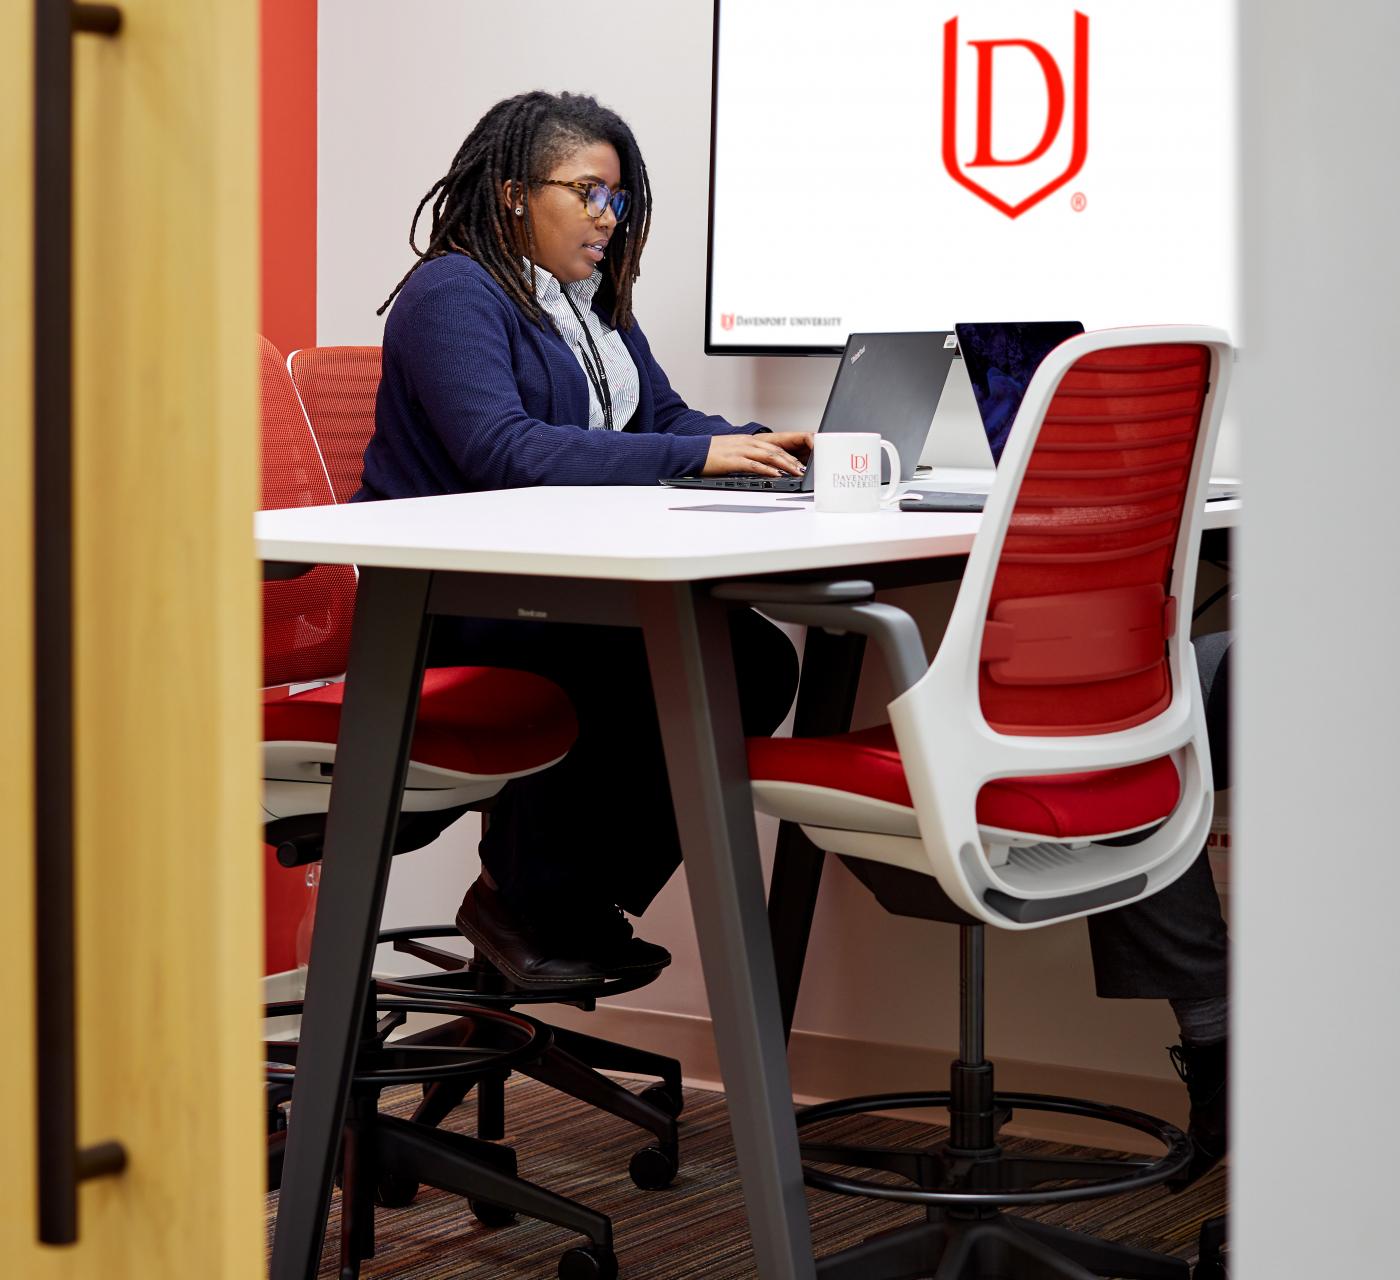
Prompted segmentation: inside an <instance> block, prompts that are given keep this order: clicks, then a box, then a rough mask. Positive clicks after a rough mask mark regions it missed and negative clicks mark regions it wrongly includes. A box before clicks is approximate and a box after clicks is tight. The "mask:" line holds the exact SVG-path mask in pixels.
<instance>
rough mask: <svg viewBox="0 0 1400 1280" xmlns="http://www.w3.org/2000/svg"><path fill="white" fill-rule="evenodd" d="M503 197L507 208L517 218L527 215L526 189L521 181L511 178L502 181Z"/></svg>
mask: <svg viewBox="0 0 1400 1280" xmlns="http://www.w3.org/2000/svg"><path fill="white" fill-rule="evenodd" d="M501 199H502V200H503V201H504V202H505V206H506V209H507V210H508V211H509V212H510V213H512V214H514V215H515V216H516V217H517V218H521V217H524V216H525V190H524V188H523V187H522V186H521V185H520V183H518V182H513V181H511V180H510V179H509V178H507V179H506V181H504V182H503V183H501Z"/></svg>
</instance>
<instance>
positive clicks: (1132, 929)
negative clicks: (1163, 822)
mask: <svg viewBox="0 0 1400 1280" xmlns="http://www.w3.org/2000/svg"><path fill="white" fill-rule="evenodd" d="M1232 640H1233V636H1232V635H1230V633H1228V632H1219V633H1217V634H1215V635H1209V636H1202V637H1200V638H1199V639H1198V640H1197V641H1196V642H1195V643H1196V664H1197V666H1198V668H1199V669H1200V675H1201V689H1202V692H1203V693H1204V694H1205V699H1206V729H1207V733H1208V735H1209V739H1210V759H1211V770H1212V772H1213V773H1214V775H1215V786H1216V789H1217V790H1224V789H1225V788H1226V787H1228V786H1229V785H1230V644H1231V642H1232ZM1089 944H1090V947H1091V948H1092V950H1093V955H1094V985H1095V988H1096V989H1097V991H1098V993H1099V995H1101V996H1107V997H1110V998H1112V997H1117V998H1133V997H1136V998H1140V999H1141V998H1148V999H1151V998H1158V999H1177V1000H1190V999H1198V1000H1199V999H1205V998H1207V997H1210V996H1223V995H1225V994H1226V991H1227V990H1228V984H1229V962H1230V939H1229V935H1228V934H1227V932H1226V929H1225V919H1224V917H1223V916H1222V915H1221V914H1220V897H1219V895H1218V894H1217V893H1216V891H1215V881H1214V880H1213V879H1212V877H1211V874H1210V863H1209V862H1208V861H1207V859H1206V854H1205V851H1204V850H1202V852H1201V856H1200V857H1199V858H1197V859H1196V861H1195V862H1193V863H1192V864H1191V868H1190V870H1188V871H1187V872H1186V874H1185V875H1184V876H1182V877H1181V878H1180V879H1179V880H1177V881H1175V882H1174V883H1173V884H1171V885H1168V886H1167V888H1165V889H1163V890H1162V892H1161V893H1155V894H1153V895H1152V897H1150V898H1145V899H1143V901H1141V902H1137V903H1134V904H1133V905H1132V906H1131V907H1122V908H1120V909H1119V910H1117V911H1105V912H1102V913H1101V914H1099V915H1096V916H1090V917H1089Z"/></svg>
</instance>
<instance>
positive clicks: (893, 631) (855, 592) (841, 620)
mask: <svg viewBox="0 0 1400 1280" xmlns="http://www.w3.org/2000/svg"><path fill="white" fill-rule="evenodd" d="M713 594H714V595H715V597H716V598H717V599H720V600H734V601H740V602H742V603H744V604H748V605H751V606H753V607H754V608H755V609H761V610H762V611H763V612H764V613H765V614H766V615H767V616H768V617H770V618H772V619H773V620H774V621H775V622H794V623H797V624H798V625H800V626H808V627H820V628H821V629H822V630H823V631H830V632H832V633H833V634H834V635H844V634H846V633H847V632H852V631H853V632H855V633H856V634H857V635H862V636H865V637H866V638H867V639H868V640H873V641H874V642H875V644H876V646H877V647H878V648H879V650H880V656H881V657H882V658H883V659H884V662H885V669H886V670H887V671H888V672H889V677H890V684H891V685H892V686H893V695H894V697H896V698H897V697H899V695H900V694H902V693H904V692H905V691H906V690H908V689H910V688H912V687H913V686H914V684H915V683H917V682H918V681H919V680H920V679H922V677H923V675H924V673H925V672H926V671H927V670H928V655H927V654H926V653H925V652H924V639H923V636H921V635H920V634H919V626H918V623H916V622H915V621H914V619H913V618H911V617H910V616H909V615H908V614H907V613H905V612H904V610H903V609H896V608H895V607H894V605H892V604H878V603H876V601H875V600H874V599H873V598H872V597H873V596H874V594H875V589H874V587H873V586H872V585H871V584H870V583H869V582H862V581H848V582H796V583H790V582H730V583H725V584H724V585H723V586H720V587H716V588H715V589H714V592H713Z"/></svg>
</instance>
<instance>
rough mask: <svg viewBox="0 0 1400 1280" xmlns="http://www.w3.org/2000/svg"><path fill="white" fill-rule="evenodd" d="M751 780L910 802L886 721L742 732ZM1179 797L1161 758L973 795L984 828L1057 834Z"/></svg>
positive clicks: (1104, 825)
mask: <svg viewBox="0 0 1400 1280" xmlns="http://www.w3.org/2000/svg"><path fill="white" fill-rule="evenodd" d="M749 774H750V776H751V777H752V778H753V779H754V780H755V781H758V780H764V781H772V782H796V783H805V784H806V785H807V786H812V787H823V788H827V789H830V790H833V791H849V792H852V793H854V794H857V795H863V796H869V797H870V798H872V799H875V800H887V801H888V802H889V803H890V804H897V805H904V806H906V807H911V808H912V807H913V804H914V801H913V798H912V797H911V796H910V794H909V782H908V779H906V778H905V776H904V762H903V761H902V760H901V759H900V757H899V748H898V747H897V746H896V745H895V740H894V730H893V729H892V728H890V726H889V725H887V724H886V725H880V726H878V727H877V728H874V729H861V730H858V731H857V732H855V733H842V734H835V735H833V736H831V737H827V738H750V739H749ZM1180 797H1181V779H1180V778H1179V777H1178V776H1177V772H1176V766H1175V765H1173V764H1172V762H1171V760H1170V759H1168V758H1166V757H1163V758H1162V759H1160V760H1148V761H1146V762H1145V763H1143V764H1134V765H1127V766H1124V767H1123V768H1119V769H1096V770H1094V771H1093V772H1090V773H1060V774H1055V775H1053V776H1050V777H1041V778H998V779H997V780H996V781H994V782H989V783H987V785H986V786H984V787H983V788H982V790H981V793H980V794H979V795H978V797H977V821H978V823H979V824H980V825H981V826H984V827H998V828H1001V829H1003V830H1006V831H1021V832H1026V833H1028V834H1031V835H1043V836H1048V837H1054V838H1057V839H1074V838H1077V837H1083V836H1094V835H1101V834H1106V833H1108V832H1113V831H1129V830H1132V829H1133V828H1135V827H1145V826H1147V825H1148V824H1150V823H1153V822H1160V821H1161V820H1162V819H1163V818H1166V817H1167V816H1168V815H1169V814H1170V813H1171V812H1172V810H1173V809H1174V808H1176V803H1177V801H1178V800H1179V799H1180Z"/></svg>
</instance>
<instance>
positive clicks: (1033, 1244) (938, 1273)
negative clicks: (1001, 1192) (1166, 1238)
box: [817, 1210, 1191, 1280]
mask: <svg viewBox="0 0 1400 1280" xmlns="http://www.w3.org/2000/svg"><path fill="white" fill-rule="evenodd" d="M932 1215H933V1216H932V1217H931V1219H930V1220H929V1221H927V1222H916V1223H914V1224H913V1225H912V1226H908V1227H901V1228H899V1229H897V1230H895V1231H888V1232H885V1233H883V1234H882V1235H878V1236H872V1237H871V1238H870V1239H868V1240H866V1241H864V1242H862V1243H861V1244H858V1245H855V1246H853V1247H852V1248H849V1249H843V1250H842V1251H841V1252H840V1253H837V1254H833V1255H832V1256H830V1257H828V1258H823V1259H821V1261H819V1262H818V1263H817V1275H818V1276H819V1277H820V1280H874V1277H877V1276H878V1277H881V1278H882V1280H895V1278H896V1277H899V1278H908V1280H913V1278H914V1277H931V1278H932V1280H991V1278H992V1277H996V1278H997V1280H1003V1278H1006V1280H1091V1278H1092V1277H1095V1276H1115V1277H1118V1278H1119V1280H1189V1277H1190V1274H1191V1268H1190V1267H1189V1266H1188V1265H1187V1263H1185V1262H1184V1261H1182V1260H1181V1259H1180V1258H1172V1257H1168V1256H1167V1255H1165V1254H1160V1253H1152V1252H1150V1251H1148V1250H1146V1249H1134V1248H1132V1247H1130V1246H1128V1245H1119V1244H1111V1243H1109V1242H1108V1241H1105V1240H1099V1239H1096V1238H1095V1237H1093V1236H1088V1235H1083V1234H1081V1233H1080V1232H1078V1231H1068V1230H1066V1229H1065V1228H1064V1227H1055V1226H1051V1225H1049V1224H1048V1223H1044V1222H1034V1221H1031V1220H1030V1219H1028V1218H1019V1217H1013V1216H1011V1215H1010V1214H1003V1213H1001V1212H999V1211H992V1212H990V1213H988V1214H986V1215H982V1216H972V1215H969V1216H966V1217H964V1216H958V1215H955V1214H951V1213H949V1214H946V1215H945V1214H944V1212H943V1211H942V1210H933V1211H932Z"/></svg>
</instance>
